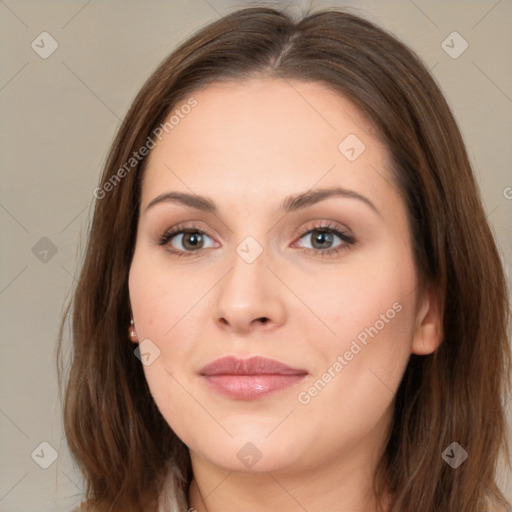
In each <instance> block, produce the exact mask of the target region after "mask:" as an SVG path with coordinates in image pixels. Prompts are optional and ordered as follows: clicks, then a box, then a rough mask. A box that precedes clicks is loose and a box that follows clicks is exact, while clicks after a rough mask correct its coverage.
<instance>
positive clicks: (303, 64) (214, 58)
mask: <svg viewBox="0 0 512 512" xmlns="http://www.w3.org/2000/svg"><path fill="white" fill-rule="evenodd" d="M251 76H268V77H274V78H281V79H284V80H288V79H296V80H305V81H314V82H319V83H323V84H324V85H327V86H328V87H330V88H331V89H332V90H333V91H336V92H338V93H339V94H341V95H343V96H344V97H346V98H348V99H349V100H351V101H352V102H353V103H354V105H356V106H357V107H358V108H359V109H360V110H361V112H362V113H363V114H365V115H366V116H367V118H368V119H369V121H370V122H372V123H373V125H374V126H375V127H376V129H377V131H378V134H379V136H380V137H381V139H382V141H383V142H384V143H385V144H386V146H387V148H388V149H389V151H390V154H391V155H392V162H393V168H392V172H393V176H394V180H395V182H396V186H397V188H398V189H399V190H400V192H401V193H402V196H403V198H404V200H405V202H406V205H407V209H408V216H409V222H410V226H411V231H412V240H413V241H414V255H415V264H416V268H417V271H418V274H419V275H420V277H421V279H422V280H423V281H424V282H425V283H429V284H431V285H432V286H433V288H434V289H435V291H436V293H437V294H438V298H439V302H440V304H441V307H442V312H443V333H444V337H443V343H442V344H441V346H440V347H439V348H438V349H437V350H436V351H435V352H434V353H433V354H431V355H426V356H417V355H412V356H411V358H410V361H409V363H408V366H407V368H406V371H405V374H404V377H403V380H402V382H401V384H400V387H399V389H398V392H397V395H396V401H395V410H394V421H393V424H392V428H391V431H390V432H389V439H388V443H387V446H386V450H385V453H384V455H383V457H382V459H381V460H380V463H379V466H378V468H377V472H376V474H375V479H374V484H375V490H376V493H377V496H382V495H383V493H384V492H385V491H387V490H389V491H391V493H392V496H393V500H392V504H391V507H390V508H389V511H390V512H391V511H392V512H398V511H400V512H418V511H428V512H434V511H439V512H440V511H442V512H480V511H483V510H488V508H487V507H488V506H489V504H490V503H491V502H493V503H496V504H498V503H501V504H502V506H505V505H506V501H505V499H504V497H503V495H502V494H501V493H500V491H499V489H498V487H497V485H496V483H495V478H496V464H497V461H498V460H499V455H500V453H504V454H506V455H508V454H509V447H508V446H507V442H506V418H505V413H504V405H503V404H502V402H501V400H502V399H505V398H506V397H507V396H508V394H509V392H510V377H509V372H510V364H511V358H510V352H509V347H508V343H507V334H508V333H507V331H508V327H509V325H510V324H509V311H510V309H509V302H508V296H507V287H506V280H505V276H504V272H503V267H502V263H501V260H500V256H499V253H498V250H497V248H496V243H495V241H494V239H493V235H492V233H491V230H490V228H489V225H488V223H487V220H486V214H485V212H484V209H483V207H482V202H481V199H480V195H479V191H478V188H477V184H476V182H475V178H474V176H473V173H472V169H471V165H470V162H469V160H468V156H467V153H466V149H465V146H464V143H463V140H462V138H461V134H460V132H459V129H458V127H457V124H456V122H455V120H454V117H453V115H452V113H451V111H450V108H449V106H448V105H447V103H446V101H445V99H444V97H443V95H442V93H441V91H440V89H439V87H438V86H437V84H436V82H435V80H434V79H433V78H432V76H431V75H430V74H429V72H428V71H427V70H426V68H425V67H424V65H423V64H422V63H421V61H420V60H419V58H418V57H417V56H416V55H415V54H414V53H413V52H412V51H411V50H410V49H408V48H407V47H406V46H405V45H404V44H402V43H401V42H399V41H398V40H397V39H395V37H393V36H392V35H390V34H388V33H387V32H386V31H384V30H382V29H381V28H378V27H376V26H375V25H374V24H372V23H370V22H369V21H366V20H364V19H362V18H360V17H358V16H355V15H353V14H351V13H348V12H346V11H340V10H326V11H319V12H316V13H312V14H309V15H307V16H306V17H303V18H302V19H301V20H294V19H292V17H290V16H288V15H287V14H285V13H283V12H279V11H277V10H274V9H268V8H248V9H242V10H239V11H237V12H234V13H233V14H231V15H228V16H226V17H224V18H222V19H220V20H219V21H216V22H214V23H211V24H210V25H208V26H207V27H206V28H204V29H202V30H201V31H199V32H198V33H197V34H195V35H194V36H193V37H191V38H190V39H189V40H187V41H186V42H185V43H183V44H182V45H181V46H180V47H179V48H178V49H176V50H175V51H174V52H173V53H172V54H171V55H170V56H169V57H168V58H166V59H165V60H164V61H163V62H162V63H161V65H160V66H159V67H158V69H157V70H156V71H155V72H154V73H153V74H152V76H151V77H150V78H149V79H148V80H147V82H146V83H145V85H144V86H143V88H142V89H141V91H140V92H139V94H138V95H137V97H136V98H135V100H134V102H133V104H132V106H131V108H130V109H129V111H128V113H127V115H126V117H125V119H124V121H123V123H122V126H121V127H120V129H119V132H118V134H117V136H116V139H115V141H114V143H113V145H112V148H111V150H110V153H109V155H108V158H107V162H106V165H105V169H104V172H103V176H102V178H101V183H100V185H99V188H98V189H97V190H98V191H101V194H100V193H97V194H95V195H96V197H97V199H96V203H95V208H94V217H93V220H92V225H91V226H90V231H89V236H88V244H87V250H86V254H85V260H84V262H83V266H82V269H81V273H80V277H79V280H78V284H77V286H76V290H75V292H74V297H73V299H72V301H71V302H70V303H69V304H68V308H67V310H66V313H65V315H64V318H63V320H62V324H61V332H60V336H59V374H60V376H61V380H64V377H63V365H64V363H63V362H62V357H61V356H62V349H63V346H62V332H63V327H64V323H65V321H66V318H68V317H69V316H71V325H72V343H73V353H72V361H71V366H70V370H69V375H68V376H66V386H65V394H64V427H65V432H66V436H67V441H68V444H69V447H70V450H71V453H72V454H73V456H74V458H75V459H76V461H77V463H78V465H79V467H80V469H81V471H82V472H83V475H84V477H85V481H86V484H87V489H86V499H87V504H88V505H89V506H90V508H91V510H96V511H100V512H101V511H107V510H123V511H129V510H140V509H141V508H142V507H146V508H144V510H156V508H157V504H156V503H152V502H151V503H150V500H149V496H151V495H153V496H155V495H158V494H159V493H160V495H162V494H163V493H164V482H167V484H165V485H167V486H168V487H167V488H166V489H167V491H166V492H167V494H168V496H167V498H166V499H167V500H168V501H167V503H168V505H167V507H168V508H166V510H167V509H168V510H174V511H178V510H180V511H181V510H186V493H187V489H188V485H189V483H190V479H191V466H190V459H189V456H188V450H187V448H186V447H185V446H184V444H183V443H182V442H181V441H180V440H179V439H178V438H177V436H176V435H175V434H174V433H173V431H172V430H171V428H170V427H169V425H168V424H167V423H166V421H165V420H164V418H163V417H162V416H161V414H160V412H159V411H158V409H157V407H156V405H155V403H154V401H153V399H152V397H151V394H150V392H149V389H148V386H147V384H146V380H145V377H144V373H143V371H142V367H141V364H140V361H139V360H138V359H137V358H136V357H134V353H133V345H132V344H131V343H130V342H129V340H128V338H127V327H128V325H129V321H130V303H129V294H128V272H129V268H130V262H131V259H132V255H133V252H134V244H135V237H136V226H137V220H138V209H139V200H140V192H141V176H142V173H143V170H144V163H145V161H146V159H145V158H142V159H141V160H140V161H138V162H137V163H136V165H133V167H127V166H126V163H127V162H129V161H130V158H131V157H132V155H133V153H134V152H137V151H138V150H139V149H140V148H141V147H143V146H144V145H146V144H147V141H148V137H151V136H152V135H151V134H152V133H154V131H155V130H156V129H157V127H158V126H159V125H160V124H161V123H163V122H165V120H166V118H167V117H168V116H169V115H170V113H171V110H172V109H173V108H174V107H175V106H176V105H177V104H178V102H180V101H182V100H184V99H186V98H189V97H190V95H191V94H192V93H193V92H194V91H197V90H198V89H199V88H202V87H205V86H207V85H208V84H209V83H212V82H215V81H219V80H242V79H246V78H248V77H251ZM132 164H133V162H131V164H130V165H132ZM123 166H124V170H125V172H121V171H120V169H122V168H123ZM114 175H116V176H117V178H113V177H114ZM108 183H109V184H110V185H108ZM71 313H72V315H71ZM452 442H457V443H458V444H459V445H461V446H462V447H463V448H464V449H465V450H466V452H467V453H468V454H469V456H468V458H467V460H466V461H465V462H464V463H463V464H462V465H460V466H459V467H458V468H457V469H453V468H452V467H450V465H448V464H447V463H446V462H445V461H444V460H443V458H442V453H443V451H444V450H445V449H446V448H447V447H448V446H449V445H450V444H451V443H452ZM501 449H503V451H502V452H501V451H500V450H501ZM507 460H508V457H507ZM169 482H170V483H169ZM163 503H164V502H163V501H161V502H160V509H163V508H164V505H163Z"/></svg>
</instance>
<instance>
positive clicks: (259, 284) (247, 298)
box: [214, 251, 286, 335]
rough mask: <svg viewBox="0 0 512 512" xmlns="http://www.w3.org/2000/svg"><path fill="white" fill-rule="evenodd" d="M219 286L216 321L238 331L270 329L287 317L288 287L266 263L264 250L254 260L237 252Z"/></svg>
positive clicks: (229, 329) (243, 332) (246, 332)
mask: <svg viewBox="0 0 512 512" xmlns="http://www.w3.org/2000/svg"><path fill="white" fill-rule="evenodd" d="M216 288H217V295H216V303H215V308H214V315H215V318H214V320H215V322H216V323H217V325H218V326H219V328H220V329H222V330H224V331H229V332H231V333H235V334H238V335H246V334H248V333H250V332H252V331H255V330H260V331H270V330H273V329H276V328H278V327H279V326H281V325H282V324H283V322H284V319H285V305H284V300H283V299H284V293H285V291H286V290H285V289H284V287H283V285H282V283H281V282H280V281H279V279H277V278H276V276H275V274H274V272H273V271H271V270H269V268H268V267H267V264H266V253H265V251H264V252H263V253H262V254H261V255H260V256H259V257H258V258H257V259H256V260H255V261H253V262H252V263H247V262H246V261H245V260H244V259H243V258H241V257H240V256H239V255H238V254H237V253H235V255H234V258H233V266H232V268H231V270H230V271H229V272H228V273H227V274H226V276H225V277H224V278H223V279H222V280H221V282H220V283H219V285H218V286H217V287H216Z"/></svg>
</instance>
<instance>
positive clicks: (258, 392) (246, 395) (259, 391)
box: [204, 374, 306, 400]
mask: <svg viewBox="0 0 512 512" xmlns="http://www.w3.org/2000/svg"><path fill="white" fill-rule="evenodd" d="M305 376H306V375H305V374H298V375H279V374H271V375H205V376H204V378H205V379H206V381H207V382H208V384H209V385H210V386H211V387H212V388H213V389H214V390H215V391H217V392H218V393H220V394H221V395H224V396H228V397H230V398H236V399H238V400H254V399H256V398H260V397H262V396H266V395H269V394H270V393H274V392H276V391H281V390H283V389H286V388H289V387H291V386H293V385H294V384H297V383H298V382H300V381H301V380H302V379H303V378H304V377H305Z"/></svg>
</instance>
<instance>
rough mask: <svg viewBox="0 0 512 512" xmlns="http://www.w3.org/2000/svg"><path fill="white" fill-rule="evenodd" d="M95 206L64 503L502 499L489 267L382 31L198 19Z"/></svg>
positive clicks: (455, 134) (496, 330)
mask: <svg viewBox="0 0 512 512" xmlns="http://www.w3.org/2000/svg"><path fill="white" fill-rule="evenodd" d="M94 195H95V198H96V205H95V212H94V219H93V222H92V226H91V229H90V233H89V240H88V246H87V252H86V257H85V261H84V264H83V269H82V272H81V275H80V279H79V282H78V285H77V288H76V292H75V295H74V300H73V303H72V304H71V305H70V306H72V328H73V344H74V354H73V360H72V366H71V371H70V375H69V381H68V383H67V387H66V394H65V403H64V421H65V430H66V435H67V439H68V443H69V446H70V449H71V452H72V453H73V455H74V457H75V458H76V460H77V462H78V464H79V466H80V468H81V470H82V472H83V474H84V476H85V480H86V483H87V495H86V499H87V500H86V502H85V503H84V504H83V507H82V509H83V510H94V511H104V510H105V511H106V510H120V511H121V510H122V511H128V510H148V511H149V510H160V511H164V510H165V511H185V510H197V511H199V512H204V511H210V512H215V511H219V510H222V511H231V510H233V511H234V510H241V509H243V510H248V511H250V510H265V511H271V510H278V509H279V510H289V511H292V510H308V511H310V512H312V511H316V510H339V511H345V510H347V511H348V510H350V511H352V512H359V511H365V512H368V511H370V512H373V511H386V512H398V511H400V512H409V511H410V512H413V511H414V512H417V511H425V512H431V511H443V512H452V511H453V512H455V511H457V512H461V511H464V512H470V511H471V512H477V511H484V510H485V511H489V510H506V506H507V503H506V501H505V499H504V497H503V496H502V494H501V493H500V491H499V489H498V487H497V486H496V483H495V465H496V462H497V460H498V456H499V454H500V453H503V454H505V455H507V454H508V452H507V445H506V439H505V431H506V423H505V416H504V408H503V405H502V402H501V399H502V397H506V393H507V392H508V391H509V381H508V380H507V376H508V375H509V374H508V370H509V368H510V354H509V350H508V345H507V326H508V311H509V307H508V301H507V292H506V285H505V277H504V274H503V269H502V265H501V261H500V258H499V255H498V252H497V249H496V245H495V242H494V240H493V237H492V234H491V231H490V229H489V226H488V224H487V221H486V216H485V212H484V210H483V208H482V203H481V200H480V196H479V192H478V189H477V185H476V183H475V179H474V177H473V174H472V170H471V167H470V163H469V161H468V157H467V154H466V150H465V147H464V143H463V141H462V139H461V135H460V132H459V130H458V128H457V125H456V123H455V121H454V118H453V116H452V114H451V112H450V109H449V107H448V105H447V103H446V101H445V100H444V98H443V96H442V94H441V92H440V90H439V88H438V86H437V85H436V83H435V81H434V80H433V79H432V77H431V76H430V75H429V73H428V71H426V69H425V67H424V66H423V65H422V64H421V62H420V61H419V60H418V58H417V57H416V56H415V55H414V54H413V53H412V52H411V51H410V50H409V49H408V48H406V47H405V46H404V45H403V44H402V43H400V42H398V41H397V40H396V39H395V38H394V37H393V36H391V35H389V34H388V33H386V32H384V31H383V30H382V29H380V28H378V27H376V26H374V25H373V24H371V23H369V22H368V21H365V20H363V19H361V18H359V17H356V16H354V15H352V14H348V13H346V12H340V11H335V10H330V11H324V12H318V13H316V14H311V15H309V16H307V17H305V18H304V19H302V20H301V21H293V20H291V19H290V18H289V17H287V16H286V15H285V14H283V13H281V12H278V11H276V10H272V9H265V8H251V9H243V10H240V11H238V12H235V13H233V14H231V15H229V16H227V17H225V18H222V19H221V20H219V21H217V22H215V23H212V24H210V25H209V26H207V27H206V28H204V29H203V30H201V31H200V32H199V33H198V34H196V35H195V36H193V37H192V38H190V39H189V40H188V41H186V42H185V43H184V44H182V45H181V46H180V47H179V48H178V49H177V50H176V51H175V52H173V53H172V54H171V55H170V56H169V57H168V58H167V59H166V60H165V61H164V62H163V63H162V64H161V65H160V66H159V67H158V69H157V70H156V71H155V72H154V74H153V75H152V76H151V77H150V78H149V79H148V81H147V82H146V84H145V85H144V87H143V88H142V90H141V91H140V93H139V94H138V96H137V98H136V99H135V101H134V103H133V105H132V107H131V108H130V110H129V112H128V114H127V115H126V118H125V120H124V122H123V124H122V126H121V128H120V130H119V133H118V134H117V137H116V139H115V141H114V144H113V146H112V149H111V152H110V154H109V157H108V161H107V164H106V167H105V170H104V173H103V176H102V179H101V183H100V185H99V186H98V188H97V189H96V190H95V192H94ZM69 311H71V309H70V308H68V312H69ZM500 450H503V451H502V452H500Z"/></svg>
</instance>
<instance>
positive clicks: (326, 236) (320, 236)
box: [313, 231, 333, 249]
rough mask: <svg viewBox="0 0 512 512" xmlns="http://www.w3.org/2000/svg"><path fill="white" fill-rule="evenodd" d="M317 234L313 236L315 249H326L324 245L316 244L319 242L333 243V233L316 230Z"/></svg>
mask: <svg viewBox="0 0 512 512" xmlns="http://www.w3.org/2000/svg"><path fill="white" fill-rule="evenodd" d="M316 233H317V235H316V236H313V247H315V249H324V248H325V247H323V246H322V245H320V247H316V244H317V243H319V244H322V243H324V244H325V243H326V242H327V243H332V238H333V235H332V233H328V232H326V231H316Z"/></svg>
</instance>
